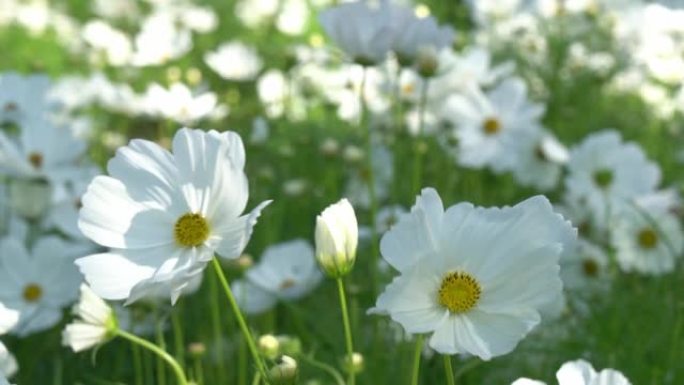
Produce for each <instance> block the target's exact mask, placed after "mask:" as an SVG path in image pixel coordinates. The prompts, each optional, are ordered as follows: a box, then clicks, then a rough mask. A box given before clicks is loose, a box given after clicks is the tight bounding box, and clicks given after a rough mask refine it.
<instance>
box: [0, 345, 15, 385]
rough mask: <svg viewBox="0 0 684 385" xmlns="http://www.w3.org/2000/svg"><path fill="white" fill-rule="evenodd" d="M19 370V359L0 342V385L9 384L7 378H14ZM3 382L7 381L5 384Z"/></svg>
mask: <svg viewBox="0 0 684 385" xmlns="http://www.w3.org/2000/svg"><path fill="white" fill-rule="evenodd" d="M18 370H19V364H17V359H16V358H15V357H14V355H12V353H10V352H9V350H7V347H6V346H5V345H4V344H3V343H2V342H0V385H3V384H7V380H5V377H12V376H14V375H15V374H16V373H17V371H18ZM3 381H5V382H4V383H3Z"/></svg>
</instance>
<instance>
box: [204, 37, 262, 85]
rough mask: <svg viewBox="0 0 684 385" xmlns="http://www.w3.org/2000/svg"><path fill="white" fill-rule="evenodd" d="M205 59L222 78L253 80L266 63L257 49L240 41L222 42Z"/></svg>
mask: <svg viewBox="0 0 684 385" xmlns="http://www.w3.org/2000/svg"><path fill="white" fill-rule="evenodd" d="M204 61H205V62H206V63H207V65H208V66H209V68H211V69H212V70H214V71H215V72H216V73H217V74H219V75H220V76H221V77H222V78H224V79H227V80H237V81H245V80H253V79H254V78H255V77H256V76H257V75H258V74H259V71H261V68H262V67H263V65H264V63H263V61H262V60H261V58H260V57H259V54H258V52H257V51H256V49H254V48H253V47H250V46H248V45H245V44H243V43H242V42H239V41H231V42H229V43H225V44H222V45H221V46H220V47H219V48H218V49H217V50H216V51H212V52H208V53H207V54H205V55H204Z"/></svg>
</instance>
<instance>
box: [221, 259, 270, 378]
mask: <svg viewBox="0 0 684 385" xmlns="http://www.w3.org/2000/svg"><path fill="white" fill-rule="evenodd" d="M212 263H213V265H214V270H216V274H217V275H218V278H219V281H220V282H221V286H222V287H223V291H224V292H225V293H226V297H227V298H228V302H229V303H230V307H231V309H232V310H233V314H235V318H236V319H237V321H238V325H239V326H240V330H241V331H242V335H243V336H244V338H245V341H247V346H248V347H249V351H250V353H251V354H252V359H254V363H255V364H256V366H257V369H258V370H259V373H260V374H261V377H263V378H264V380H265V381H268V374H267V373H266V366H265V365H264V362H263V361H262V360H261V356H259V351H258V350H257V347H256V343H255V342H254V338H252V333H251V332H250V331H249V327H248V326H247V322H245V317H244V316H243V315H242V311H240V307H239V306H238V304H237V301H236V300H235V296H234V295H233V291H232V290H231V289H230V285H229V284H228V278H226V275H225V274H224V273H223V269H222V268H221V264H220V263H219V260H218V258H216V257H214V259H213V260H212Z"/></svg>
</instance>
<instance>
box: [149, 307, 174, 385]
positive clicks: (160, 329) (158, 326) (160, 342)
mask: <svg viewBox="0 0 684 385" xmlns="http://www.w3.org/2000/svg"><path fill="white" fill-rule="evenodd" d="M154 320H155V336H156V338H157V346H159V348H160V349H161V350H164V351H166V341H165V340H164V326H163V321H162V319H161V318H160V317H159V309H158V308H157V306H155V307H154ZM176 362H177V361H176ZM157 382H159V384H160V385H166V368H165V367H164V362H163V359H162V358H161V357H157Z"/></svg>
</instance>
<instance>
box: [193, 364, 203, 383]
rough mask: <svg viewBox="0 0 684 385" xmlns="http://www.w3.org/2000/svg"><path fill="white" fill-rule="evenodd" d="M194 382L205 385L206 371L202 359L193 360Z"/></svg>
mask: <svg viewBox="0 0 684 385" xmlns="http://www.w3.org/2000/svg"><path fill="white" fill-rule="evenodd" d="M193 370H194V372H195V373H194V378H193V379H194V380H195V383H197V385H203V384H204V370H203V369H202V358H200V357H195V358H194V359H193Z"/></svg>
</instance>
